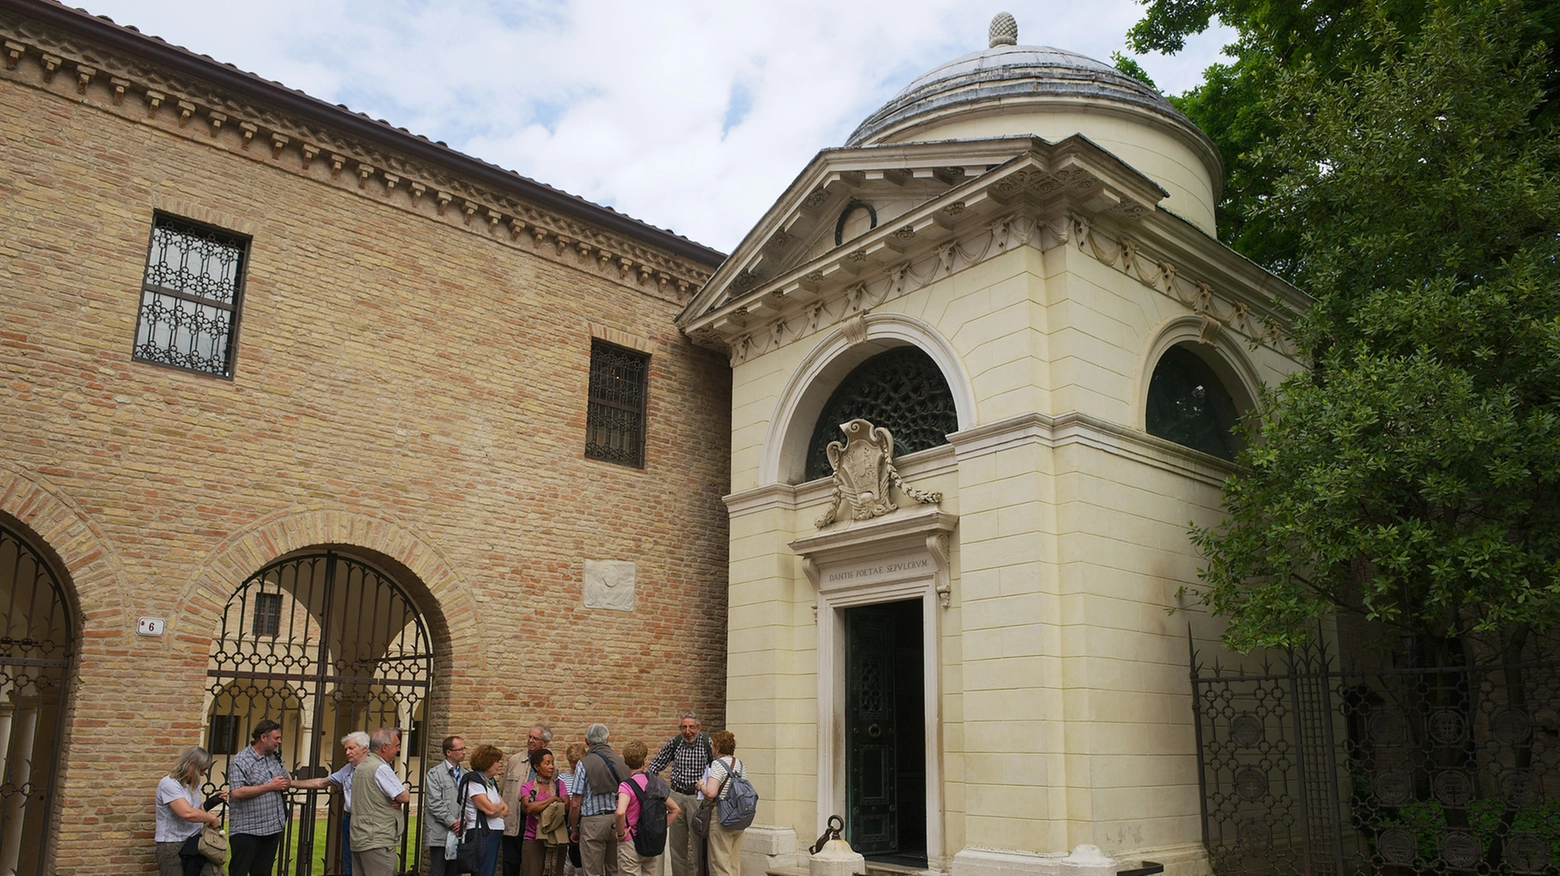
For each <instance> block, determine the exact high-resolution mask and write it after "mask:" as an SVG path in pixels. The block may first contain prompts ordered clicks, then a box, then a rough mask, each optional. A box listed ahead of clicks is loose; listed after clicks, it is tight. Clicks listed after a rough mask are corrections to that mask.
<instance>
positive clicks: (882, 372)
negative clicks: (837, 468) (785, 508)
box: [806, 347, 959, 480]
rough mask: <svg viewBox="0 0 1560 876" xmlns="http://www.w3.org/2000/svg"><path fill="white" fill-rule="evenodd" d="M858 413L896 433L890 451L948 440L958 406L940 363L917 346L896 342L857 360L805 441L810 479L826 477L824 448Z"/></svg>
mask: <svg viewBox="0 0 1560 876" xmlns="http://www.w3.org/2000/svg"><path fill="white" fill-rule="evenodd" d="M857 417H860V418H862V419H865V420H867V421H869V422H871V423H872V425H874V426H882V427H883V428H885V429H887V430H888V431H889V432H891V433H893V436H894V455H895V456H896V457H897V456H903V455H905V454H907V453H914V452H916V451H917V450H926V449H928V448H931V447H939V446H941V445H943V444H947V443H948V433H949V432H956V431H958V429H959V412H958V410H957V408H956V407H955V406H954V403H953V391H952V390H951V389H949V388H948V381H947V379H946V378H944V377H943V373H942V369H940V368H938V367H937V363H936V362H933V361H932V357H930V356H928V355H926V353H925V352H923V351H922V350H920V349H919V348H917V347H898V348H896V349H893V350H889V351H887V352H884V353H879V354H877V355H876V356H873V357H872V358H870V359H868V360H866V361H865V362H862V363H861V364H860V365H857V366H856V368H855V370H853V371H851V372H850V374H848V375H846V377H845V379H844V380H843V381H841V382H840V385H839V387H838V388H837V389H835V390H834V394H833V395H831V396H829V400H828V401H827V402H825V403H824V405H823V411H822V413H820V414H819V416H818V420H817V423H816V424H815V425H814V427H813V434H812V440H811V441H809V442H808V444H807V468H806V477H807V479H808V480H812V479H814V478H821V477H828V476H829V474H831V473H832V471H833V469H832V468H831V467H830V465H829V456H828V448H829V443H830V442H831V441H840V440H843V438H844V435H842V434H841V433H840V424H841V423H848V422H850V421H851V420H854V419H856V418H857Z"/></svg>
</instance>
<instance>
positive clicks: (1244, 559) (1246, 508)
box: [1160, 0, 1560, 651]
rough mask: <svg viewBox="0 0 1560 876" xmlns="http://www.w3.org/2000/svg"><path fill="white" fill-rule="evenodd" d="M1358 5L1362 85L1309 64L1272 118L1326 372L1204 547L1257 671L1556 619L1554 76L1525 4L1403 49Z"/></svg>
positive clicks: (1293, 261)
mask: <svg viewBox="0 0 1560 876" xmlns="http://www.w3.org/2000/svg"><path fill="white" fill-rule="evenodd" d="M1160 2H1164V0H1160ZM1181 5H1182V6H1183V7H1186V6H1190V5H1191V4H1181ZM1361 8H1362V10H1363V11H1362V12H1360V13H1359V15H1360V16H1362V17H1360V18H1359V19H1358V21H1357V24H1358V26H1359V27H1360V28H1361V31H1360V33H1359V35H1358V40H1359V42H1360V45H1359V46H1358V47H1357V49H1356V50H1355V51H1354V52H1353V54H1354V56H1355V58H1356V60H1354V61H1352V62H1351V63H1350V65H1349V66H1348V67H1347V69H1343V70H1339V69H1336V68H1334V67H1333V66H1331V65H1321V64H1318V63H1316V62H1315V61H1314V60H1313V59H1302V60H1300V61H1298V62H1296V63H1294V64H1293V65H1292V66H1291V67H1290V68H1289V69H1285V70H1281V71H1278V72H1277V74H1276V75H1275V78H1274V79H1273V86H1272V88H1271V90H1270V92H1269V93H1268V94H1267V95H1266V96H1265V97H1264V98H1263V99H1262V100H1261V101H1259V102H1258V103H1257V104H1256V106H1257V107H1259V108H1260V110H1261V111H1263V112H1266V113H1270V114H1271V119H1272V121H1271V124H1272V130H1271V131H1270V132H1269V133H1268V134H1266V135H1264V137H1263V138H1262V139H1261V141H1260V142H1259V143H1258V144H1257V145H1256V146H1254V147H1253V149H1252V159H1253V160H1252V166H1254V167H1255V166H1261V167H1264V168H1267V169H1268V170H1269V171H1270V172H1271V176H1270V177H1269V179H1268V181H1267V186H1268V194H1267V196H1266V197H1264V198H1263V199H1262V201H1261V202H1260V203H1259V204H1257V205H1255V206H1252V207H1250V215H1251V216H1253V217H1255V218H1256V221H1257V222H1259V223H1261V227H1264V228H1268V229H1271V230H1272V231H1273V232H1275V233H1277V234H1279V235H1281V236H1282V237H1283V238H1284V239H1287V240H1288V241H1290V242H1291V243H1292V249H1291V250H1290V251H1289V252H1288V253H1286V254H1284V255H1282V256H1281V257H1279V259H1280V261H1281V262H1282V264H1283V265H1284V266H1285V267H1286V268H1287V271H1288V273H1289V274H1290V275H1291V276H1292V277H1294V278H1295V279H1296V281H1297V282H1298V283H1299V284H1300V286H1301V287H1302V288H1304V289H1306V290H1307V291H1308V292H1310V293H1311V294H1312V295H1313V296H1314V298H1315V304H1314V305H1313V307H1312V308H1311V309H1310V310H1309V312H1308V313H1307V314H1306V315H1305V317H1304V318H1303V319H1302V320H1301V323H1300V326H1299V328H1298V340H1299V341H1300V344H1301V347H1302V349H1303V351H1304V352H1305V354H1306V355H1307V357H1308V358H1309V360H1310V362H1311V364H1312V366H1313V367H1312V368H1311V369H1310V370H1308V371H1305V372H1302V373H1299V374H1296V375H1294V376H1292V377H1291V378H1289V379H1288V380H1286V381H1285V382H1284V383H1283V384H1282V385H1281V386H1279V387H1277V388H1276V389H1274V390H1271V391H1268V392H1266V393H1265V395H1264V398H1263V400H1262V413H1261V415H1260V417H1259V422H1257V423H1255V424H1253V426H1252V433H1253V440H1252V441H1251V442H1250V447H1249V449H1248V450H1247V451H1246V452H1245V453H1244V454H1243V456H1242V458H1241V461H1242V462H1243V463H1244V464H1245V466H1246V469H1245V470H1244V471H1243V472H1242V473H1241V474H1238V475H1236V476H1234V477H1232V478H1231V479H1230V480H1229V482H1228V484H1227V486H1226V493H1225V510H1226V515H1227V519H1226V520H1225V521H1224V523H1223V524H1222V525H1221V526H1220V527H1219V528H1217V529H1212V530H1199V531H1196V532H1195V533H1194V540H1195V542H1196V543H1197V545H1198V546H1199V548H1200V549H1201V550H1202V552H1203V554H1204V557H1205V558H1206V561H1207V564H1206V567H1205V568H1204V569H1203V571H1202V577H1203V582H1204V585H1205V586H1204V588H1203V590H1202V593H1201V595H1202V599H1203V601H1204V603H1205V604H1207V605H1208V606H1209V607H1210V608H1211V609H1212V610H1213V612H1214V613H1216V614H1218V615H1221V616H1224V617H1227V618H1228V619H1229V620H1230V625H1229V627H1228V631H1227V633H1226V642H1227V643H1228V644H1229V645H1230V646H1232V647H1234V648H1236V649H1238V650H1243V651H1244V650H1249V649H1251V648H1256V647H1268V646H1283V645H1289V644H1293V643H1295V642H1296V641H1299V640H1301V639H1303V638H1305V637H1306V636H1307V635H1308V634H1309V633H1310V631H1311V630H1313V629H1314V627H1315V621H1316V619H1317V618H1319V617H1322V616H1324V615H1328V614H1331V613H1333V612H1336V611H1340V610H1344V611H1358V612H1360V613H1362V614H1364V615H1366V616H1368V617H1371V618H1373V619H1378V620H1382V621H1386V622H1389V623H1392V624H1395V625H1398V626H1400V627H1401V628H1403V629H1404V630H1405V631H1409V632H1413V633H1416V634H1425V635H1428V636H1447V637H1458V636H1465V635H1470V634H1481V633H1488V634H1498V635H1501V636H1505V635H1509V634H1511V633H1513V632H1517V631H1521V630H1525V629H1528V628H1542V627H1547V626H1549V625H1552V624H1554V623H1555V622H1556V621H1557V620H1560V146H1557V143H1556V139H1555V138H1554V137H1553V136H1551V135H1550V132H1549V131H1548V130H1547V121H1546V119H1545V116H1544V113H1545V112H1546V111H1547V107H1548V103H1547V101H1548V94H1549V92H1548V90H1547V89H1548V83H1549V82H1550V80H1551V79H1552V78H1553V72H1554V71H1553V67H1552V65H1551V63H1550V59H1551V58H1553V57H1554V56H1553V55H1552V53H1550V51H1549V50H1548V48H1547V47H1545V46H1544V45H1542V44H1537V43H1533V42H1532V41H1531V40H1529V39H1528V38H1527V37H1528V33H1529V32H1530V30H1531V28H1530V27H1529V26H1528V23H1527V22H1525V21H1524V19H1523V15H1522V8H1521V6H1520V5H1519V4H1518V3H1516V2H1513V0H1506V2H1500V0H1482V2H1473V3H1454V2H1450V0H1448V2H1442V3H1433V4H1431V5H1430V6H1429V7H1428V8H1427V9H1426V10H1425V12H1424V14H1423V16H1422V18H1421V19H1420V20H1418V21H1416V22H1415V26H1414V27H1413V28H1411V29H1409V30H1405V29H1403V28H1401V27H1399V25H1398V21H1397V17H1398V16H1400V15H1401V14H1402V7H1401V6H1400V5H1398V4H1393V3H1389V2H1383V3H1377V4H1367V5H1365V6H1363V7H1361ZM1221 14H1222V13H1221ZM1205 87H1206V86H1205ZM1256 227H1258V226H1257V225H1248V230H1250V229H1252V228H1256Z"/></svg>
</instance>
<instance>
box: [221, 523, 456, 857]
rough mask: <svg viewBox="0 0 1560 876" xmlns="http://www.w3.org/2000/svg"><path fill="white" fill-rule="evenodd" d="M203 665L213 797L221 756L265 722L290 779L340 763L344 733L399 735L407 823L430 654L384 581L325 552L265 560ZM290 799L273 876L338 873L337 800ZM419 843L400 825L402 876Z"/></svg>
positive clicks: (410, 610) (415, 618)
mask: <svg viewBox="0 0 1560 876" xmlns="http://www.w3.org/2000/svg"><path fill="white" fill-rule="evenodd" d="M208 665H209V668H208V670H207V673H206V675H207V677H208V678H209V679H210V683H209V686H208V688H207V694H208V702H209V707H208V709H207V714H208V716H209V722H208V724H207V736H206V739H207V748H208V749H209V750H210V751H211V752H212V754H213V756H214V759H215V763H214V765H213V767H212V773H211V775H212V781H213V782H214V783H218V784H215V785H214V788H225V787H226V786H227V782H226V770H227V763H228V761H229V759H230V758H231V756H232V755H234V754H236V753H238V752H239V751H241V750H243V747H244V746H245V745H247V744H249V742H250V733H251V728H253V727H254V725H255V724H257V723H259V722H260V721H261V720H263V719H266V718H269V719H271V720H273V721H278V722H280V723H281V725H282V746H283V747H282V756H283V758H284V762H285V763H290V764H293V765H294V769H293V776H294V777H295V778H316V777H319V776H324V775H328V774H329V773H330V772H332V771H333V770H334V769H336V768H339V767H340V766H343V765H344V764H345V760H344V757H343V755H342V753H341V749H340V746H339V745H338V744H337V740H338V739H339V738H340V737H342V736H345V735H346V734H347V733H350V732H352V731H355V730H364V731H367V732H369V733H372V732H373V731H374V730H376V729H378V728H380V727H398V728H400V729H401V734H402V757H401V760H400V761H399V762H398V763H396V764H395V767H396V770H397V773H398V774H400V775H401V776H402V778H403V779H404V780H405V781H406V783H407V786H408V787H409V788H410V790H411V795H412V802H411V805H410V806H408V807H407V811H408V812H409V813H411V814H412V818H413V819H415V816H416V813H417V812H418V811H419V803H420V802H421V793H420V792H421V782H420V777H421V774H422V771H423V763H424V761H425V755H426V753H427V748H428V745H429V741H430V740H428V739H425V738H423V737H424V735H425V734H423V733H422V731H421V728H422V726H423V722H424V720H425V715H424V712H423V710H424V708H425V707H426V704H427V695H428V688H429V682H430V678H431V674H432V669H433V650H432V647H431V645H430V642H429V639H428V633H427V629H426V627H425V625H424V624H423V621H422V617H421V615H420V614H419V613H418V611H417V608H416V606H415V605H414V604H413V603H412V601H411V599H410V598H409V597H408V596H407V595H406V593H405V591H404V590H402V589H401V587H400V586H399V585H398V584H397V583H396V582H395V580H394V579H393V578H391V577H390V576H389V575H387V574H385V573H383V572H381V571H379V570H378V569H375V568H374V567H372V566H371V565H369V564H368V563H366V562H364V561H363V560H360V559H356V558H353V557H349V556H345V555H343V554H341V553H338V552H336V551H332V550H326V551H321V552H313V553H308V554H302V555H294V556H291V557H287V558H285V559H282V560H279V561H277V562H275V563H272V564H271V565H269V566H267V567H265V568H264V569H261V570H260V571H259V572H256V573H255V574H254V575H252V576H250V578H249V579H248V580H246V581H245V582H244V583H243V585H241V586H240V587H239V588H238V591H237V592H235V593H234V594H233V596H232V598H231V599H230V600H229V601H228V605H227V610H226V612H225V613H224V614H223V618H222V629H221V633H220V634H219V635H218V637H217V638H216V639H215V640H213V642H212V645H211V658H210V662H209V664H208ZM287 798H288V799H287V804H288V805H287V812H288V818H287V822H286V827H285V832H284V835H283V839H282V846H281V850H280V851H279V852H278V856H277V857H278V860H277V871H276V872H278V873H280V874H288V876H312V874H317V873H323V874H337V873H340V872H341V830H340V824H341V806H340V798H339V795H335V794H332V793H330V792H320V791H303V790H294V791H291V792H289V793H288V795H287ZM416 834H417V831H416V829H415V825H414V824H411V823H409V825H408V830H407V834H406V836H405V837H403V838H402V848H401V854H400V862H401V863H400V872H402V873H416V872H417V867H418V863H419V859H418V854H417V853H418V851H419V850H420V849H419V845H418V840H417V835H416ZM316 859H321V860H318V861H317V860H316Z"/></svg>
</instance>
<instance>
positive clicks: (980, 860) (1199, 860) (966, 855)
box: [950, 844, 1212, 876]
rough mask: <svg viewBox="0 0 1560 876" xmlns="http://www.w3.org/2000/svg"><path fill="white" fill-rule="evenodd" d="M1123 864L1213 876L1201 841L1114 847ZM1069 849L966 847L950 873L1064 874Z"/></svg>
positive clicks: (1174, 874) (1171, 874)
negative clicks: (1159, 866)
mask: <svg viewBox="0 0 1560 876" xmlns="http://www.w3.org/2000/svg"><path fill="white" fill-rule="evenodd" d="M1108 851H1109V854H1110V855H1111V856H1112V857H1114V858H1116V859H1117V861H1118V862H1119V864H1118V866H1119V867H1120V868H1131V867H1136V866H1138V862H1139V861H1155V862H1158V863H1160V864H1163V865H1165V872H1164V876H1211V874H1212V870H1210V869H1209V867H1208V853H1207V851H1205V850H1204V849H1203V847H1202V845H1201V844H1192V845H1180V846H1161V847H1158V848H1151V849H1120V850H1117V849H1111V850H1108ZM1067 857H1068V853H1066V852H1017V851H1007V850H1003V849H979V848H965V849H961V850H959V852H958V854H956V855H954V856H953V868H952V872H951V874H950V876H1063V874H1062V866H1063V861H1064V859H1066V858H1067Z"/></svg>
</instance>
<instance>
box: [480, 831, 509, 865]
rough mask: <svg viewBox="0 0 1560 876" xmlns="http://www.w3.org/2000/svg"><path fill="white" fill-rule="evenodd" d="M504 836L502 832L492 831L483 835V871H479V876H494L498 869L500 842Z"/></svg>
mask: <svg viewBox="0 0 1560 876" xmlns="http://www.w3.org/2000/svg"><path fill="white" fill-rule="evenodd" d="M503 836H504V832H503V831H502V830H490V831H488V832H487V833H486V834H485V835H483V837H482V839H481V843H482V869H480V870H478V871H477V876H493V871H494V870H496V869H498V841H499V840H500V839H502V838H503Z"/></svg>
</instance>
